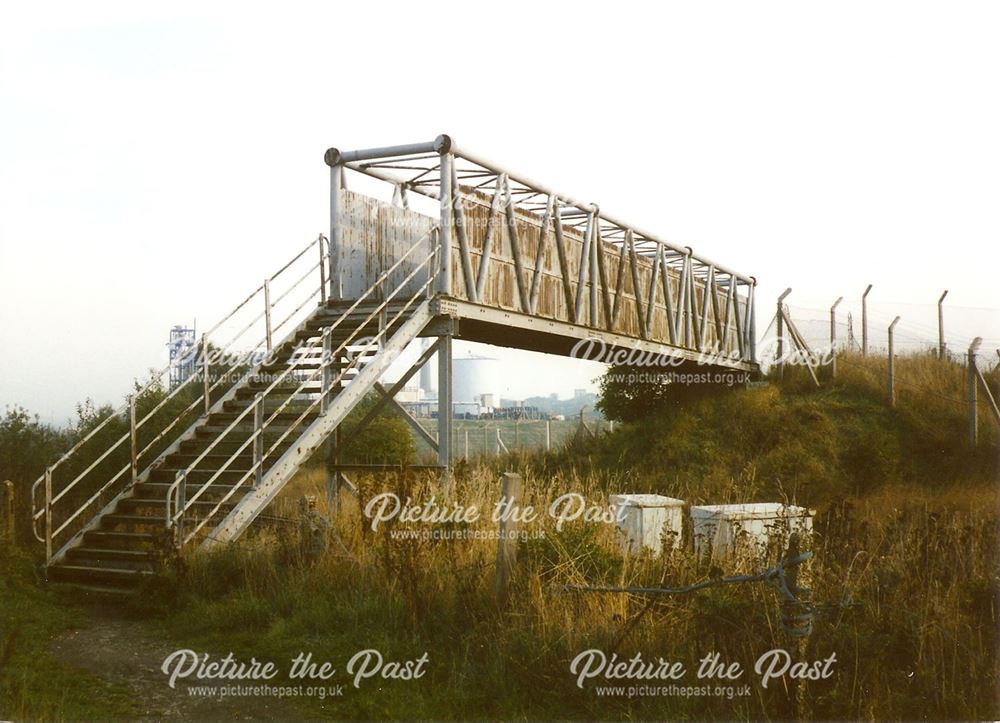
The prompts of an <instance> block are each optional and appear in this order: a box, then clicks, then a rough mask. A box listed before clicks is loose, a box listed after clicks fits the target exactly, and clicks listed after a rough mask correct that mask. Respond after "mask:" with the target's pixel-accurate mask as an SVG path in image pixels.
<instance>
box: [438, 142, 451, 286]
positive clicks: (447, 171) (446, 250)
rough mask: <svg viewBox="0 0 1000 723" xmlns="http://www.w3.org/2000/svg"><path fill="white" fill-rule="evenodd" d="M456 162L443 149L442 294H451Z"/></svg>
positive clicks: (447, 151)
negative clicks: (454, 170) (452, 182)
mask: <svg viewBox="0 0 1000 723" xmlns="http://www.w3.org/2000/svg"><path fill="white" fill-rule="evenodd" d="M454 162H455V159H454V157H453V156H452V155H451V153H450V151H449V149H448V148H447V147H445V148H443V149H442V150H441V164H440V165H441V169H440V170H441V238H440V253H441V255H440V256H439V258H440V260H441V264H440V266H439V268H438V278H437V290H438V293H440V294H445V295H446V296H451V236H452V228H453V225H454V215H453V213H452V204H454V202H455V199H454V198H453V193H452V185H451V179H452V173H451V169H452V167H453V164H454Z"/></svg>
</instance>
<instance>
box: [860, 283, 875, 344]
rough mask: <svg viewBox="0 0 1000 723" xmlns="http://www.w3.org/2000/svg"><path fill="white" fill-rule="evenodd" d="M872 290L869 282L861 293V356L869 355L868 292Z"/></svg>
mask: <svg viewBox="0 0 1000 723" xmlns="http://www.w3.org/2000/svg"><path fill="white" fill-rule="evenodd" d="M871 290H872V285H871V284H868V288H866V289H865V293H863V294H862V295H861V356H868V292H869V291H871Z"/></svg>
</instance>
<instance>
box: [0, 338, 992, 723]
mask: <svg viewBox="0 0 1000 723" xmlns="http://www.w3.org/2000/svg"><path fill="white" fill-rule="evenodd" d="M881 364H882V366H881V367H880V366H879V365H880V362H879V361H878V360H875V359H868V360H862V359H860V358H844V359H842V360H841V366H840V373H839V375H838V379H837V380H836V382H835V383H830V384H827V385H825V386H824V387H823V388H822V389H819V390H816V389H813V388H812V386H811V382H809V381H808V380H806V379H804V378H802V375H800V374H797V373H795V372H792V373H790V374H789V375H788V377H787V378H786V380H785V381H784V382H783V383H782V384H771V385H769V386H766V387H763V388H750V389H739V390H734V391H732V392H731V393H728V394H724V395H719V396H714V395H709V396H706V397H704V398H702V399H698V400H693V401H690V402H688V403H686V404H684V405H683V406H677V407H668V408H665V409H663V410H662V411H660V412H659V413H658V414H657V415H655V416H654V417H652V418H650V419H647V420H646V421H645V423H643V424H641V425H640V424H631V425H624V426H622V427H621V428H620V429H619V430H618V431H616V432H615V433H614V434H606V435H602V436H601V437H600V438H599V439H598V440H596V441H591V442H588V443H587V444H585V445H581V446H579V447H577V448H572V449H566V450H559V451H554V452H552V453H549V454H545V453H542V452H537V451H535V452H529V451H522V452H519V453H514V454H511V455H506V456H502V457H488V458H483V459H480V460H477V461H475V462H474V463H472V464H465V463H463V464H459V465H458V467H457V469H456V487H455V491H454V499H455V500H458V501H460V502H461V503H462V504H464V505H471V504H475V505H477V506H478V507H479V508H480V509H485V510H488V509H490V508H491V506H492V504H493V503H494V502H496V500H497V497H498V494H499V485H498V481H499V477H500V474H501V473H502V472H504V471H507V470H514V471H517V472H519V473H520V474H521V475H522V477H523V479H524V489H525V495H526V502H527V503H529V504H532V505H533V506H534V507H535V508H537V509H545V508H547V507H548V505H549V504H550V503H551V501H552V500H553V499H555V498H556V497H558V496H559V495H562V494H564V493H565V492H569V491H572V492H578V493H580V494H581V495H583V496H584V498H585V499H586V500H588V501H589V502H591V503H592V504H595V505H600V504H604V503H605V502H606V499H607V495H608V494H613V493H616V492H661V493H664V494H668V495H671V496H675V497H681V498H683V499H685V500H688V501H689V502H692V503H699V502H743V501H774V500H787V501H789V502H795V503H799V504H805V505H808V506H810V507H812V508H814V509H816V510H817V514H816V517H815V519H814V536H813V539H812V540H811V545H812V548H813V550H814V552H815V558H814V560H813V561H812V562H811V563H810V566H809V568H808V572H807V579H806V582H807V584H808V586H809V587H810V588H811V590H812V595H813V600H814V601H815V602H816V604H817V611H816V616H815V620H814V630H813V632H812V634H811V635H810V636H809V637H808V639H807V640H806V641H805V642H804V643H801V644H800V643H798V642H795V641H790V640H789V639H788V638H787V637H786V636H785V634H784V633H783V632H782V628H781V624H780V623H781V617H782V606H781V603H780V600H779V598H778V597H777V596H776V594H775V592H774V591H773V590H772V589H770V588H769V587H767V586H765V585H761V584H757V585H743V586H738V587H731V588H717V589H711V590H706V591H703V592H701V593H698V594H694V595H688V596H684V597H664V598H657V599H655V600H653V601H650V600H648V599H646V598H643V597H640V596H633V595H626V594H607V593H601V594H597V593H589V594H588V593H567V592H565V591H564V590H563V586H565V585H567V584H574V585H615V586H631V585H643V586H659V585H671V586H679V585H685V584H689V583H693V582H696V581H699V580H704V579H705V578H706V577H711V576H714V575H717V574H719V572H718V570H716V569H714V568H715V567H716V565H717V564H718V562H717V561H711V560H705V559H700V558H697V557H695V556H694V555H692V554H690V553H688V552H686V551H684V550H676V551H670V552H668V553H666V554H664V555H661V556H651V555H645V556H639V557H627V556H623V555H622V553H621V549H620V547H619V545H618V541H617V540H616V538H615V532H614V530H613V528H612V527H611V526H610V525H606V524H598V523H587V522H583V521H577V522H571V523H569V524H567V525H566V526H565V527H563V529H562V530H557V529H556V528H555V525H554V523H553V521H552V520H551V519H550V518H548V517H547V516H546V515H542V516H541V518H540V519H539V521H537V522H535V523H532V524H531V525H530V526H529V528H528V529H530V530H532V531H540V532H541V533H542V534H539V535H533V536H532V537H531V538H530V539H528V540H525V541H523V542H522V543H521V544H520V546H519V552H520V554H519V559H518V565H517V568H516V571H515V579H514V584H513V588H512V591H511V594H510V596H509V598H508V600H507V602H506V603H505V604H500V603H498V602H497V600H496V598H495V596H494V593H493V580H494V562H495V557H496V542H495V541H488V540H454V539H453V540H440V539H424V538H418V539H401V538H400V537H399V536H398V533H399V532H400V531H401V530H403V529H404V528H410V529H420V530H425V529H430V528H433V529H438V530H447V531H449V532H451V533H455V531H456V530H462V529H468V530H478V531H482V532H486V531H489V530H491V529H493V528H494V527H495V525H494V523H492V522H490V521H489V520H488V519H483V520H481V521H479V522H475V523H469V524H466V523H438V524H437V525H429V524H424V525H421V524H419V523H412V524H410V523H400V522H395V523H387V524H385V525H383V526H382V527H380V528H379V529H378V530H375V531H373V530H371V529H370V527H369V526H368V525H367V524H365V523H364V518H363V515H362V513H361V510H360V509H359V507H358V505H357V503H356V502H354V501H353V499H352V498H349V497H345V499H344V500H343V508H342V509H341V511H340V513H339V514H338V515H337V516H336V518H335V532H336V538H335V539H334V538H331V539H330V544H329V547H328V548H327V549H326V550H325V551H324V552H321V553H318V554H313V553H312V552H311V550H310V547H309V544H308V540H309V539H311V538H310V536H309V535H307V534H305V533H304V531H303V530H302V528H300V522H299V520H300V516H299V513H298V501H299V498H300V497H301V496H303V495H313V496H315V497H316V498H317V501H318V502H317V503H318V506H319V511H320V513H321V514H325V513H326V512H327V510H325V493H324V490H325V479H324V476H323V474H322V473H321V472H320V471H318V470H316V469H312V470H306V471H305V472H303V473H302V474H300V475H299V476H297V477H296V478H295V479H294V480H293V481H292V483H290V485H289V486H288V488H287V489H286V490H285V491H284V492H283V494H282V495H281V496H280V497H279V499H278V500H276V502H275V504H274V505H273V506H272V508H271V509H270V510H269V511H268V517H269V519H268V520H267V521H266V522H265V523H264V524H262V525H259V526H258V527H257V528H256V529H255V530H254V531H253V532H252V533H250V534H247V535H245V536H244V538H242V539H241V540H240V541H239V542H238V543H237V544H233V545H231V546H228V547H226V548H224V549H221V550H217V551H215V552H212V553H209V554H204V555H197V556H190V557H188V558H187V559H186V560H185V564H184V565H183V566H182V567H179V568H177V569H175V570H173V571H172V572H171V573H170V575H168V576H167V577H165V578H164V579H163V580H161V581H160V582H159V583H158V584H157V585H156V586H155V587H154V588H152V589H150V590H149V591H148V594H147V597H146V598H145V599H143V600H142V601H140V603H139V608H140V609H142V610H144V611H145V614H146V615H147V616H148V618H149V624H150V625H155V626H158V627H160V628H162V630H163V632H165V633H166V634H167V635H169V636H170V637H171V638H173V639H175V640H177V641H178V643H179V644H180V643H183V644H185V645H188V646H190V647H192V648H193V649H195V650H199V651H210V652H215V653H218V654H220V655H222V654H225V652H228V651H232V652H233V653H234V654H235V655H236V656H238V657H241V658H243V659H249V658H250V657H251V656H253V657H256V658H257V659H258V660H261V659H266V660H273V661H275V662H276V663H278V664H279V667H280V668H287V661H290V660H291V659H292V658H293V657H295V656H296V655H298V654H299V653H300V652H302V651H306V652H312V653H313V655H314V657H315V658H316V659H318V660H329V661H331V662H333V663H334V665H335V667H336V668H337V670H338V675H337V676H336V678H335V679H334V680H333V681H332V682H334V683H347V688H346V694H345V696H344V697H342V698H340V697H338V698H332V699H330V698H328V699H326V700H319V699H318V698H305V699H300V700H298V701H297V705H299V706H300V707H301V710H302V714H303V716H306V717H314V716H315V717H320V716H322V717H337V718H408V719H409V718H427V717H433V718H453V719H459V718H461V719H466V718H482V717H494V718H525V719H550V718H574V719H594V718H614V719H624V718H638V719H644V718H654V719H662V718H692V717H693V718H725V719H760V718H769V719H771V718H779V719H786V718H793V717H802V718H817V719H916V718H920V719H928V718H929V719H996V718H997V717H1000V701H998V699H997V690H998V683H1000V670H998V661H997V649H998V645H1000V640H998V632H997V631H998V627H997V626H998V622H1000V621H998V609H997V605H998V573H997V570H998V569H1000V564H998V563H1000V560H998V551H997V541H998V531H1000V529H998V528H1000V515H998V499H997V486H996V459H997V451H998V447H997V434H996V429H995V426H991V425H993V422H992V421H990V420H989V418H987V417H985V416H984V417H983V421H982V422H981V431H982V445H981V447H980V448H978V449H975V450H974V449H972V448H971V447H970V446H969V445H968V442H967V440H966V419H965V416H964V408H963V407H962V405H961V400H962V398H963V397H962V395H961V392H962V390H963V387H962V378H961V369H960V368H957V367H952V366H950V365H946V364H942V363H939V362H937V360H928V359H927V358H903V359H900V361H899V364H898V367H897V375H898V378H899V380H900V390H899V395H898V404H897V406H896V407H895V408H894V409H891V408H889V407H888V405H887V404H886V401H885V391H884V386H883V385H884V377H883V372H884V363H881ZM992 381H993V382H994V383H995V382H996V380H995V379H993V380H992ZM354 481H355V482H356V484H357V485H358V486H359V488H360V491H361V496H362V499H368V498H370V497H371V496H372V495H374V494H377V493H378V492H381V491H383V490H387V489H388V490H392V491H394V492H396V493H397V494H399V495H400V496H401V497H403V498H406V497H410V498H411V499H412V500H414V501H415V502H417V503H421V502H424V501H427V500H429V499H430V498H431V497H432V496H434V497H437V498H438V499H439V500H440V499H441V494H442V493H441V491H440V488H439V487H438V486H437V483H436V480H435V479H434V478H433V477H431V476H428V475H422V474H418V473H415V472H412V471H404V472H399V473H395V474H392V475H387V476H383V477H378V478H376V477H366V476H363V475H362V476H358V477H357V478H355V479H354ZM486 517H487V518H488V515H487V516H486ZM338 541H339V542H338ZM16 594H19V595H28V596H35V595H39V596H41V597H40V598H39V599H41V600H45V601H47V602H45V603H44V605H40V607H39V609H38V611H37V613H36V612H32V613H24V612H19V613H17V614H19V615H24V614H29V615H31V616H35V615H37V616H38V620H37V621H36V623H35V624H43V621H44V624H45V625H52V626H54V628H53V629H58V628H59V627H60V626H61V625H65V624H66V620H67V615H71V614H72V613H67V612H66V611H65V610H64V609H63V608H59V607H55V606H54V604H53V603H52V602H51V600H49V599H48V598H47V597H45V596H44V595H43V594H42V593H38V592H37V591H36V590H35V588H34V586H32V585H30V584H29V585H26V586H23V587H22V588H20V589H19V592H17V593H16ZM32 599H34V598H32ZM45 605H48V606H51V607H45ZM32 619H35V618H34V617H33V618H32ZM367 648H377V649H378V650H380V651H381V653H382V654H383V655H384V656H386V658H387V659H399V660H403V659H414V658H417V657H418V656H420V655H422V654H423V653H425V652H426V653H427V654H428V656H429V662H428V664H427V666H426V669H427V673H426V676H425V677H424V678H422V679H420V680H418V681H410V682H403V681H383V680H369V681H365V683H363V684H362V687H361V688H360V689H354V688H353V687H351V686H350V679H349V677H348V676H347V675H346V672H345V671H344V664H345V662H346V661H347V660H348V659H349V658H350V657H351V656H352V655H353V654H354V653H355V652H357V651H359V650H363V649H367ZM591 648H598V649H601V650H604V651H606V652H607V653H608V654H609V655H610V654H611V653H612V652H617V653H618V654H619V655H620V656H622V657H624V658H626V659H627V658H630V657H631V656H633V655H635V654H636V653H640V652H641V653H642V654H643V657H644V658H645V659H646V660H651V659H652V660H655V659H656V658H657V657H659V656H662V657H663V658H665V659H669V660H676V661H680V662H682V663H684V664H685V666H686V667H687V668H688V670H689V673H688V676H687V678H685V684H697V683H696V682H695V681H694V680H693V678H694V672H693V671H694V668H695V667H696V666H697V663H698V660H699V659H700V658H702V657H703V656H704V655H706V654H707V653H709V652H712V651H715V652H717V653H719V654H720V656H721V658H722V659H723V660H726V661H737V662H740V663H741V664H742V665H743V667H744V669H746V670H749V671H751V672H750V673H748V674H747V675H745V676H744V679H743V681H742V682H746V683H749V684H750V686H751V694H750V695H749V696H745V697H734V698H732V699H727V698H726V697H724V696H722V697H718V696H711V697H699V698H685V697H681V696H669V697H641V696H639V697H631V698H630V697H628V696H611V697H606V696H600V695H598V694H597V692H596V690H595V686H596V685H597V684H599V683H594V682H592V683H591V684H589V685H588V686H587V687H586V688H585V689H580V688H578V687H577V685H576V681H575V678H574V676H573V675H572V674H571V673H570V671H569V664H570V661H571V660H572V659H573V658H574V657H575V656H576V655H577V654H579V653H580V652H581V651H584V650H587V649H591ZM773 648H788V649H789V650H790V651H792V652H793V653H794V655H795V656H796V658H797V659H803V660H809V661H812V660H821V659H825V658H827V657H829V656H830V655H831V654H833V653H835V654H836V656H837V661H836V664H835V667H834V671H835V674H834V675H833V676H832V677H831V678H829V679H828V680H821V681H809V682H806V683H803V684H801V686H800V687H799V688H798V689H796V686H794V685H791V684H789V683H788V681H786V680H782V681H777V682H775V683H773V684H772V685H771V686H769V687H768V688H766V689H765V688H763V687H762V686H761V685H760V684H759V682H758V680H757V677H756V675H754V674H753V673H752V668H753V663H754V661H755V660H756V658H757V657H758V656H759V655H761V654H762V653H763V652H765V651H768V650H771V649H773ZM26 654H30V651H26ZM49 664H50V663H42V665H41V667H42V669H43V670H45V666H46V665H49ZM27 667H29V664H28V659H27V658H21V659H20V662H19V663H18V665H17V668H16V670H19V671H20V670H22V669H23V668H27ZM30 667H31V670H30V671H29V672H27V673H25V674H24V675H25V676H27V680H26V681H25V682H24V683H23V684H22V685H21V690H22V692H21V693H20V698H16V699H17V700H20V701H24V700H27V699H30V698H31V693H33V692H35V691H38V690H40V688H39V686H40V685H41V684H42V681H43V680H44V675H39V674H36V673H35V672H34V669H35V668H36V667H38V665H36V664H35V663H34V662H32V663H31V664H30ZM612 684H615V683H612ZM72 685H77V686H81V687H80V688H79V690H85V689H86V688H87V686H88V685H91V683H88V682H87V681H86V680H85V679H77V678H74V682H73V683H72ZM67 689H71V688H70V684H69V683H67ZM46 690H47V688H46ZM8 695H9V694H8ZM74 700H75V698H74V699H72V700H69V701H67V703H66V705H67V708H66V709H65V710H69V711H73V713H72V714H68V713H66V712H65V711H64V710H63V709H60V708H58V707H56V708H53V707H52V706H51V705H50V706H49V707H47V708H45V709H44V711H43V712H42V713H41V717H49V713H46V712H45V711H49V712H51V713H52V715H53V716H54V717H59V716H61V717H77V715H76V711H77V709H75V708H73V707H72V705H76V703H74V702H73V701H74ZM50 703H51V701H50ZM12 710H14V712H15V714H16V715H17V717H37V715H38V713H36V711H35V710H34V709H28V708H14V709H12ZM115 710H116V709H115V708H113V707H111V708H108V709H105V710H102V711H101V713H100V717H110V716H113V715H116V714H120V713H115V712H114V711H115ZM0 712H3V710H2V709H0ZM82 717H86V716H82Z"/></svg>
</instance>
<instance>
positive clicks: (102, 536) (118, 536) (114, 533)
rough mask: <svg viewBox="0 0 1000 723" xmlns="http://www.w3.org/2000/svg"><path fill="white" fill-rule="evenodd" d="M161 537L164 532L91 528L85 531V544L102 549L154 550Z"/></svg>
mask: <svg viewBox="0 0 1000 723" xmlns="http://www.w3.org/2000/svg"><path fill="white" fill-rule="evenodd" d="M161 538H162V532H161V534H156V535H154V534H151V533H149V532H124V531H122V530H90V531H88V532H85V533H84V535H83V544H84V546H86V547H94V548H100V549H102V550H108V549H113V550H154V549H156V548H157V546H158V542H159V540H160V539H161Z"/></svg>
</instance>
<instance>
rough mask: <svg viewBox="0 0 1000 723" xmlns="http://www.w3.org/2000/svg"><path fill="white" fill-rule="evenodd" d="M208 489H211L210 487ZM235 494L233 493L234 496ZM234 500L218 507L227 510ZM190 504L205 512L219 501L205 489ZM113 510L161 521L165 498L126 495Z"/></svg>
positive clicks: (234, 502) (163, 513)
mask: <svg viewBox="0 0 1000 723" xmlns="http://www.w3.org/2000/svg"><path fill="white" fill-rule="evenodd" d="M209 490H211V487H210V488H209ZM164 494H165V493H164ZM237 496H238V495H233V497H234V498H236V497H237ZM217 497H222V495H217ZM236 502H237V500H235V499H230V500H229V501H227V502H223V503H222V505H221V507H220V509H221V510H224V511H225V510H229V509H231V508H233V507H235V506H236ZM191 504H192V505H194V507H195V509H204V510H205V511H206V512H207V511H209V510H211V509H213V508H214V507H215V506H216V505H217V504H219V501H218V499H211V497H210V496H209V494H208V492H207V491H206V492H205V494H203V495H201V496H200V497H199V498H198V499H196V500H195V501H194V502H192V503H191ZM115 512H116V513H121V514H125V515H142V516H145V517H154V518H156V519H159V520H160V521H163V519H164V516H165V514H166V500H165V499H164V498H163V497H126V498H125V499H123V500H120V501H119V502H118V505H117V506H116V507H115Z"/></svg>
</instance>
